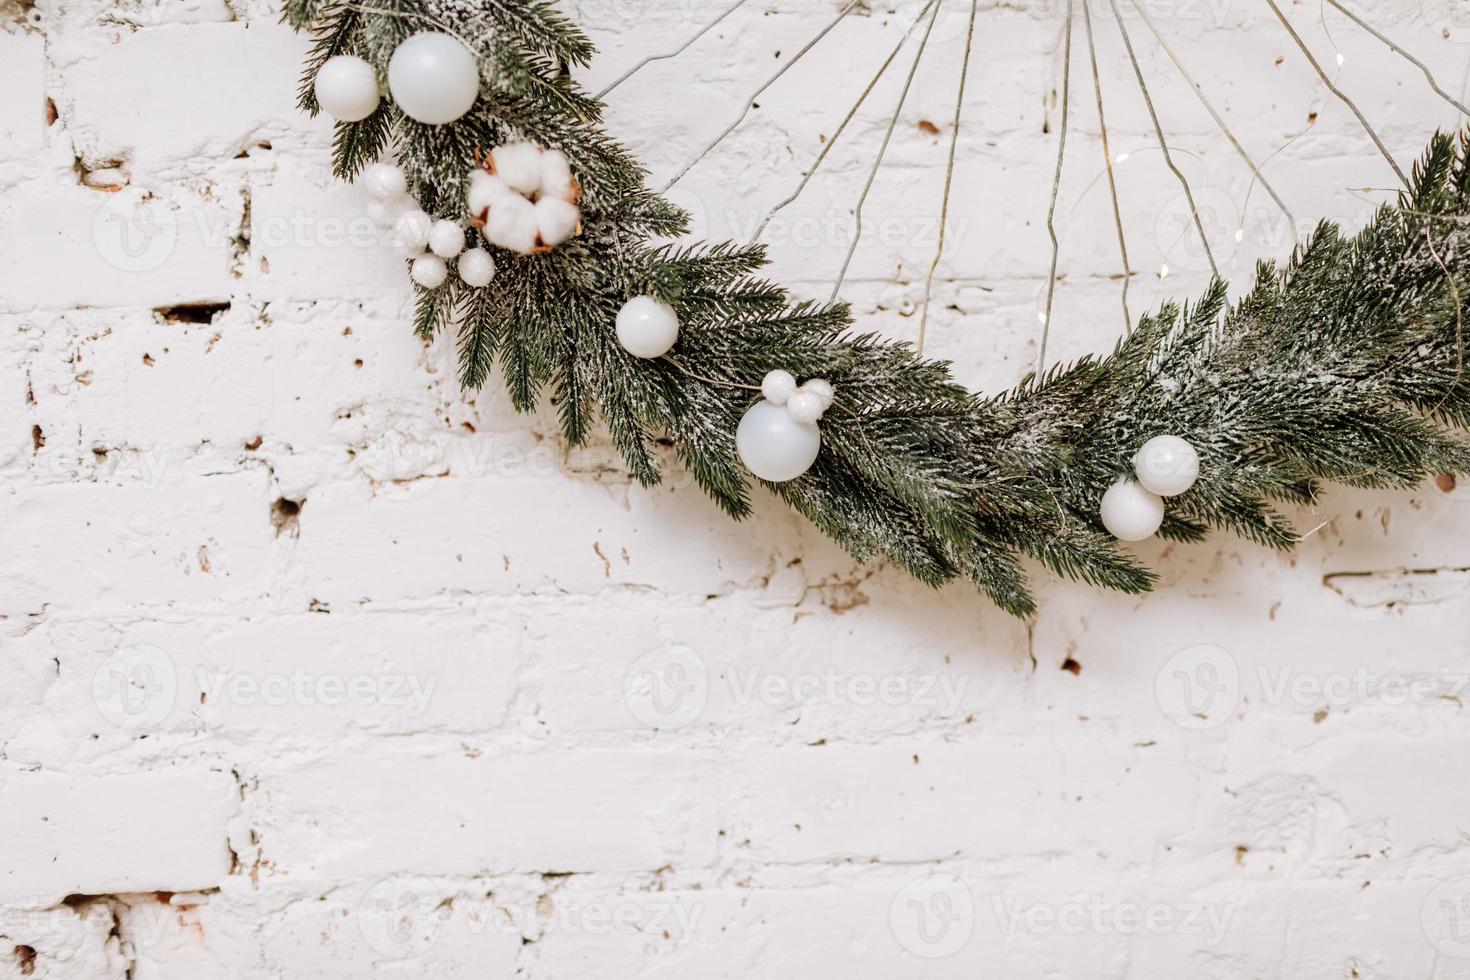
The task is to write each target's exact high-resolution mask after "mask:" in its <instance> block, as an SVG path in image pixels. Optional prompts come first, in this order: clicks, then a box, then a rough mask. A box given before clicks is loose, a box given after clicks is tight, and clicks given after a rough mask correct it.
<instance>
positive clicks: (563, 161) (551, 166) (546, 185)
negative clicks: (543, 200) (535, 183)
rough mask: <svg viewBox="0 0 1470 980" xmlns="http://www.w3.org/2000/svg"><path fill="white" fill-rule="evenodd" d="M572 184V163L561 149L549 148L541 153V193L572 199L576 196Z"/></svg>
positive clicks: (564, 199) (565, 199)
mask: <svg viewBox="0 0 1470 980" xmlns="http://www.w3.org/2000/svg"><path fill="white" fill-rule="evenodd" d="M572 188H573V184H572V165H571V164H570V163H568V162H567V158H566V155H565V154H564V153H562V152H561V151H560V150H547V151H546V152H545V153H543V154H541V193H542V195H544V196H550V197H557V198H561V199H562V200H563V201H571V200H572V199H573V197H574V196H575V194H574V191H573V189H572Z"/></svg>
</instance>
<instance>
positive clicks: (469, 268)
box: [454, 248, 495, 289]
mask: <svg viewBox="0 0 1470 980" xmlns="http://www.w3.org/2000/svg"><path fill="white" fill-rule="evenodd" d="M454 268H455V270H456V271H457V272H458V273H459V277H460V278H461V279H463V280H464V284H465V285H466V286H473V287H475V288H476V289H479V288H481V287H483V286H488V285H490V280H491V279H494V278H495V260H494V259H492V258H491V257H490V253H489V252H487V251H485V250H484V249H483V248H472V249H470V250H469V251H467V252H464V253H463V254H461V255H460V257H459V261H458V262H456V263H455V264H454Z"/></svg>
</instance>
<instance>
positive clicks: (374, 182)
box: [361, 163, 408, 201]
mask: <svg viewBox="0 0 1470 980" xmlns="http://www.w3.org/2000/svg"><path fill="white" fill-rule="evenodd" d="M361 180H362V184H363V186H364V187H366V188H367V189H368V193H369V194H371V195H372V196H373V197H375V198H377V199H378V200H379V201H391V200H394V199H395V198H399V197H402V196H403V195H404V194H407V193H408V178H407V177H405V176H403V171H402V170H400V169H399V168H398V167H395V166H393V164H391V163H375V164H372V165H371V166H369V167H368V168H367V169H366V170H364V171H363V172H362V177H361Z"/></svg>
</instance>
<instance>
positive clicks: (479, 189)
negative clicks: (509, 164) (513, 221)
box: [465, 170, 515, 216]
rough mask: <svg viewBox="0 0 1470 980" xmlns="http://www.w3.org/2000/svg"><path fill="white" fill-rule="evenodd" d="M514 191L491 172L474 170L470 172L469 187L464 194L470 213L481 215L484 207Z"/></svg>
mask: <svg viewBox="0 0 1470 980" xmlns="http://www.w3.org/2000/svg"><path fill="white" fill-rule="evenodd" d="M514 194H515V191H513V190H511V189H510V188H509V187H508V186H506V183H505V181H503V180H501V179H500V178H499V177H497V176H495V175H494V174H492V173H486V172H485V171H484V170H476V171H475V172H474V173H472V174H470V188H469V192H468V193H467V194H466V195H465V203H467V204H468V205H469V208H470V213H471V214H473V215H477V216H478V215H481V214H484V213H485V209H486V208H488V207H490V206H492V205H493V204H494V203H495V202H496V201H498V200H500V199H501V198H503V197H510V196H512V195H514Z"/></svg>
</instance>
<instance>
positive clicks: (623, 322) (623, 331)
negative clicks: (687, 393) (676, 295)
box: [618, 296, 679, 358]
mask: <svg viewBox="0 0 1470 980" xmlns="http://www.w3.org/2000/svg"><path fill="white" fill-rule="evenodd" d="M678 339H679V315H678V314H677V313H675V312H674V308H673V307H672V306H670V305H669V304H667V303H664V302H662V301H660V300H657V299H654V298H653V297H652V296H634V297H633V298H632V299H630V300H628V302H626V303H624V304H623V308H622V309H621V310H618V343H620V344H622V345H623V349H624V350H626V351H627V352H628V353H629V354H632V355H633V356H634V357H643V358H653V357H663V356H664V355H665V354H667V353H668V352H669V351H670V350H672V349H673V347H674V343H675V341H677V340H678Z"/></svg>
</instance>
